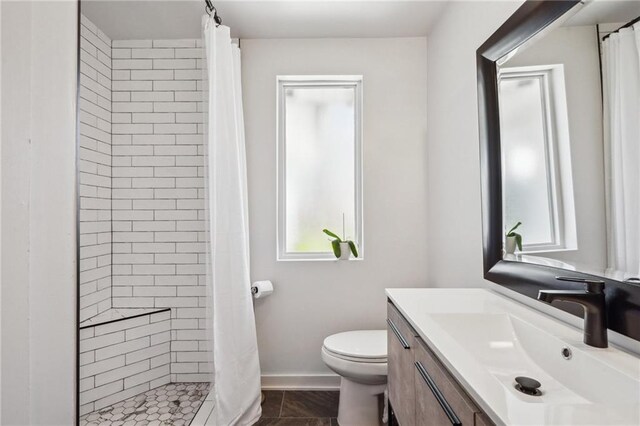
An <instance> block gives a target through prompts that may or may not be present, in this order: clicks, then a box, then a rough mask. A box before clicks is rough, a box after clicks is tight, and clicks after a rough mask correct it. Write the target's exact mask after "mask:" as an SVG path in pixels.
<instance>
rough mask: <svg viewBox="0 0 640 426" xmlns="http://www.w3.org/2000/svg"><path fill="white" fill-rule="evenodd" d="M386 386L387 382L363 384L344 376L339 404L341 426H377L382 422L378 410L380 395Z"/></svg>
mask: <svg viewBox="0 0 640 426" xmlns="http://www.w3.org/2000/svg"><path fill="white" fill-rule="evenodd" d="M386 388H387V385H386V383H384V384H380V385H363V384H361V383H356V382H354V381H352V380H349V379H348V378H346V377H342V378H341V379H340V403H339V406H338V423H339V424H340V426H364V425H366V426H369V425H371V426H377V425H380V424H382V419H381V417H380V412H379V410H378V400H379V398H378V397H379V395H380V394H383V393H384V390H385V389H386Z"/></svg>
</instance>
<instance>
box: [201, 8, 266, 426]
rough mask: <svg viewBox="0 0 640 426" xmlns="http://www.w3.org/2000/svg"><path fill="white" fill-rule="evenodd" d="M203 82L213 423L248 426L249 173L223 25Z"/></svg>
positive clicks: (252, 397)
mask: <svg viewBox="0 0 640 426" xmlns="http://www.w3.org/2000/svg"><path fill="white" fill-rule="evenodd" d="M204 35H205V47H206V58H207V71H208V74H207V76H208V83H209V100H208V106H209V113H208V129H209V131H208V175H209V180H208V185H207V189H208V200H209V205H208V212H209V229H210V232H209V239H210V247H209V249H210V256H211V259H210V261H211V262H210V267H209V274H210V277H209V282H210V285H211V295H212V298H213V300H212V301H210V303H211V320H212V324H211V331H212V333H211V338H212V347H213V351H212V352H213V360H212V361H213V392H214V399H215V408H214V413H215V415H214V416H211V417H210V420H211V418H212V417H215V423H214V424H215V425H216V426H230V425H250V424H253V423H254V422H255V421H257V420H258V418H259V417H260V414H261V408H260V364H259V360H258V346H257V341H256V327H255V321H254V313H253V304H252V297H251V281H250V276H249V226H248V212H247V170H246V156H245V145H244V144H245V142H244V119H243V113H242V90H241V81H240V49H239V48H238V47H237V46H235V45H232V44H231V37H230V31H229V28H228V27H225V26H222V25H220V26H218V27H216V25H215V23H214V22H213V20H212V18H209V17H206V18H205V24H204Z"/></svg>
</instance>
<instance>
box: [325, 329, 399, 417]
mask: <svg viewBox="0 0 640 426" xmlns="http://www.w3.org/2000/svg"><path fill="white" fill-rule="evenodd" d="M322 360H323V361H324V363H325V364H326V365H327V367H329V368H330V369H331V370H333V371H335V372H336V373H338V374H339V375H340V377H341V378H340V403H339V406H338V423H339V424H340V426H368V425H371V426H377V425H378V424H380V422H381V419H380V415H379V410H378V400H379V395H380V394H382V393H384V391H385V389H386V387H387V331H386V330H358V331H347V332H344V333H338V334H334V335H331V336H329V337H327V338H326V339H325V340H324V344H323V345H322Z"/></svg>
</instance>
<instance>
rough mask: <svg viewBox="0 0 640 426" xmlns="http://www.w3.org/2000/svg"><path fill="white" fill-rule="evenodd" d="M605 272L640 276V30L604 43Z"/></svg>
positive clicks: (635, 28) (636, 28)
mask: <svg viewBox="0 0 640 426" xmlns="http://www.w3.org/2000/svg"><path fill="white" fill-rule="evenodd" d="M602 54H603V61H602V64H603V66H602V68H603V89H604V133H605V134H604V136H605V137H604V139H605V170H606V177H607V185H606V188H607V239H608V241H607V250H608V259H609V267H610V268H612V269H615V270H618V271H622V272H624V273H625V277H638V276H640V24H636V25H634V26H633V27H631V28H625V29H622V30H620V31H619V32H618V33H614V34H611V36H610V37H609V38H607V39H606V40H605V41H604V42H603V43H602Z"/></svg>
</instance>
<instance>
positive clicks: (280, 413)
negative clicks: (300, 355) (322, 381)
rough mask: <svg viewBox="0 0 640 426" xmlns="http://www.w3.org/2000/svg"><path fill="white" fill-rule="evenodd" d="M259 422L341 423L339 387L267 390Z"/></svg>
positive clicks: (289, 425) (287, 425)
mask: <svg viewBox="0 0 640 426" xmlns="http://www.w3.org/2000/svg"><path fill="white" fill-rule="evenodd" d="M265 396H266V399H265V401H264V404H262V417H261V418H260V420H259V421H258V423H256V426H338V421H337V419H336V417H337V416H338V399H339V396H340V393H339V392H338V391H265Z"/></svg>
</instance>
